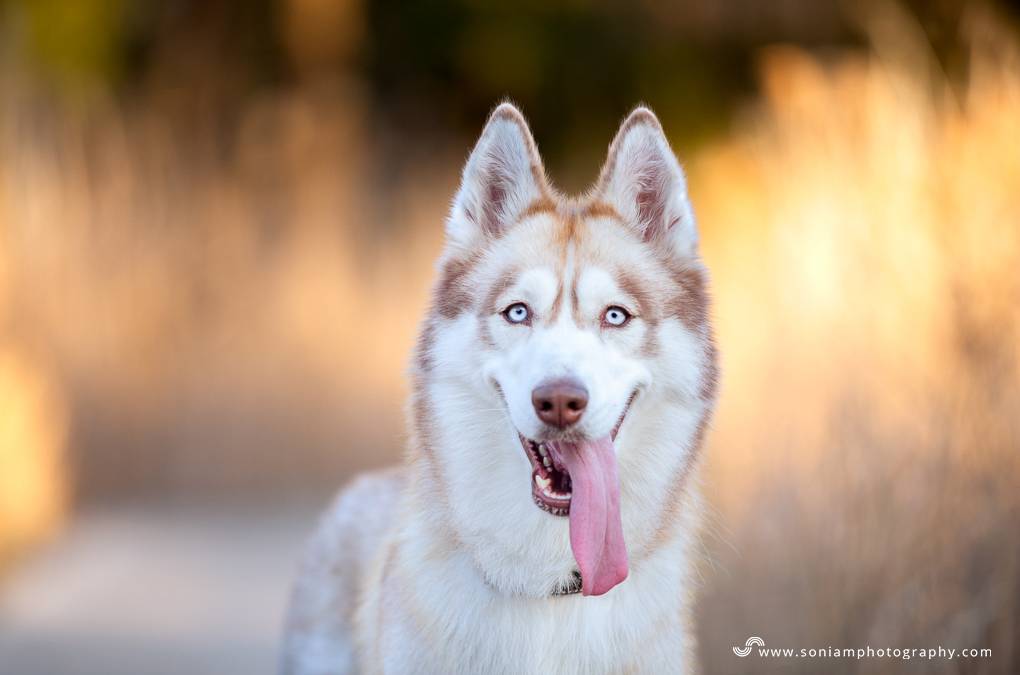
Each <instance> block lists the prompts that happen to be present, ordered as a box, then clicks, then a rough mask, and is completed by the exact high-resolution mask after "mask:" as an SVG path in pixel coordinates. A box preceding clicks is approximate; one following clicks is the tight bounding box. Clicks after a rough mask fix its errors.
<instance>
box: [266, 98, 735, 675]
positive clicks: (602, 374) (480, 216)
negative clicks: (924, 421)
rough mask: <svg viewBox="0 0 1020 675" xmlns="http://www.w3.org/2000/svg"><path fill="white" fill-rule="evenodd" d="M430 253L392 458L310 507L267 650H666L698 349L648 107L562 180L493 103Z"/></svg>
mask: <svg viewBox="0 0 1020 675" xmlns="http://www.w3.org/2000/svg"><path fill="white" fill-rule="evenodd" d="M438 268H439V276H438V281H437V283H436V286H435V290H434V295H433V299H432V305H431V308H430V310H429V312H428V314H427V316H426V319H425V321H424V323H423V325H422V329H421V334H420V339H419V341H418V346H417V350H416V352H415V359H414V364H413V367H412V381H413V394H412V396H411V402H410V417H411V425H412V437H411V441H410V446H409V448H408V451H407V459H406V462H405V465H404V466H403V467H402V468H400V469H394V470H390V471H387V472H385V473H379V474H374V475H366V476H364V477H362V478H360V479H358V480H356V481H355V482H354V483H353V484H352V485H350V486H349V487H348V488H347V489H346V490H345V491H343V492H342V493H341V494H340V496H339V497H338V498H337V500H336V502H335V504H334V505H333V506H332V508H331V509H330V510H329V511H328V512H327V513H326V515H325V516H324V517H323V519H322V521H321V524H320V526H319V529H318V531H317V533H316V534H315V535H314V537H313V539H312V541H311V543H310V545H309V548H308V551H307V553H306V557H305V559H304V561H303V563H302V567H301V571H300V574H299V577H298V579H297V582H296V585H295V589H294V593H293V598H292V602H291V608H290V613H289V617H288V619H287V628H286V637H285V642H284V646H283V656H282V666H283V671H284V672H286V673H300V674H311V673H349V672H360V673H443V674H448V673H472V674H474V673H514V674H516V673H624V672H626V673H680V672H690V671H691V670H693V669H694V653H693V650H694V639H693V636H692V632H691V626H690V623H691V604H692V580H691V578H690V577H691V568H692V562H693V561H692V557H693V550H692V549H694V547H695V546H696V537H697V525H698V521H699V511H700V497H699V493H698V486H697V482H696V477H695V474H696V468H697V465H698V451H699V448H700V446H701V444H702V439H703V435H704V433H705V428H706V425H707V423H708V419H709V416H710V413H711V409H712V406H713V402H714V399H715V391H716V373H717V369H716V355H715V348H714V346H713V340H712V331H711V327H710V324H709V308H708V290H707V283H708V279H707V273H706V270H705V268H704V265H703V264H702V262H701V260H700V258H699V255H698V234H697V229H696V227H695V223H694V215H693V213H692V211H691V206H690V203H689V201H688V197H687V190H686V183H685V179H684V175H683V173H682V171H681V169H680V165H679V164H678V162H677V160H676V157H675V156H674V154H673V152H672V150H671V149H670V147H669V143H668V142H667V140H666V137H665V136H664V135H663V132H662V128H661V126H660V125H659V122H658V120H657V119H656V117H655V115H653V114H652V113H651V112H650V111H649V110H647V109H646V108H638V109H636V110H635V111H634V112H633V113H631V114H630V116H629V117H628V118H627V119H626V121H625V122H624V123H623V125H622V127H621V128H620V130H619V132H618V134H617V136H616V139H615V140H614V141H613V143H612V145H611V146H610V148H609V156H608V159H607V160H606V164H605V167H604V168H603V169H602V173H601V175H600V177H599V179H598V182H597V183H596V185H595V186H594V187H593V188H592V189H591V191H590V192H589V193H588V194H587V195H586V196H584V197H581V198H576V199H569V198H565V197H563V196H561V195H560V194H558V193H557V192H556V191H555V190H554V189H553V188H552V187H551V186H550V184H549V182H548V180H547V179H546V176H545V171H544V169H543V166H542V161H541V159H540V158H539V155H538V151H537V149H536V146H535V142H534V140H533V139H532V136H531V132H530V130H529V129H528V126H527V123H526V122H525V120H524V117H523V116H522V115H521V113H520V112H518V110H517V109H516V108H515V107H514V106H512V105H510V104H507V103H504V104H502V105H500V106H499V107H498V108H496V110H495V111H494V112H493V113H492V115H491V117H490V118H489V121H488V123H487V125H486V126H485V129H484V131H483V132H482V135H481V138H480V139H479V141H478V144H477V145H476V146H475V148H474V150H473V151H472V153H471V156H470V157H469V158H468V161H467V165H466V166H465V167H464V172H463V176H462V183H461V185H460V188H459V191H458V192H457V195H456V198H455V199H454V202H453V206H452V209H451V212H450V215H449V218H448V219H447V222H446V245H445V250H444V252H443V255H442V258H441V259H440V261H439V266H438Z"/></svg>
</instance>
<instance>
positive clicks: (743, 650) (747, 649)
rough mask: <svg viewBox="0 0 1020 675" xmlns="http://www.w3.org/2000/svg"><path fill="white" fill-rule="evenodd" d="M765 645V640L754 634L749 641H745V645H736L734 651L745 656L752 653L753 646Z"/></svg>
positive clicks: (740, 655)
mask: <svg viewBox="0 0 1020 675" xmlns="http://www.w3.org/2000/svg"><path fill="white" fill-rule="evenodd" d="M764 646H765V640H762V639H761V638H760V637H755V636H753V635H752V636H751V637H749V638H747V642H745V643H744V646H743V647H734V648H733V653H734V654H736V655H737V656H739V657H741V658H743V657H745V656H747V655H748V654H750V653H751V647H764Z"/></svg>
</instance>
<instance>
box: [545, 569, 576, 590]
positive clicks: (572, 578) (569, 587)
mask: <svg viewBox="0 0 1020 675" xmlns="http://www.w3.org/2000/svg"><path fill="white" fill-rule="evenodd" d="M580 592H581V573H580V572H578V571H577V570H574V571H573V572H572V573H571V576H570V581H568V582H567V583H565V584H563V585H562V586H560V587H559V588H557V589H556V590H555V591H553V592H552V594H553V595H576V594H578V593H580Z"/></svg>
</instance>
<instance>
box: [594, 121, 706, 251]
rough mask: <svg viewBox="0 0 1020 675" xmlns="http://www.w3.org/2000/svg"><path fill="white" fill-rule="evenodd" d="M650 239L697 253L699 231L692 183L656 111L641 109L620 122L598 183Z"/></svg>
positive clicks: (598, 189)
mask: <svg viewBox="0 0 1020 675" xmlns="http://www.w3.org/2000/svg"><path fill="white" fill-rule="evenodd" d="M596 192H597V193H598V195H599V196H600V197H601V198H602V199H603V200H605V201H607V202H608V203H610V204H611V205H612V206H613V207H614V208H615V209H616V210H617V211H618V212H619V213H620V215H621V216H623V218H624V219H625V220H626V221H627V223H628V224H629V225H630V226H632V227H634V228H636V229H637V230H638V232H639V233H640V234H641V236H642V237H643V238H644V240H645V241H649V242H657V243H658V242H661V243H665V244H667V245H669V246H671V247H672V249H673V250H674V251H675V252H676V253H677V254H679V255H684V256H690V255H694V254H696V252H697V247H698V230H697V226H696V225H695V223H694V212H693V211H692V210H691V204H690V201H689V200H688V198H687V181H686V180H685V179H684V172H683V170H682V169H681V168H680V163H679V162H677V159H676V155H674V154H673V151H672V150H671V149H670V147H669V141H667V140H666V136H665V134H663V132H662V126H661V125H660V124H659V120H658V119H657V118H656V117H655V114H654V113H653V112H652V111H651V110H649V109H648V108H644V107H639V108H637V109H636V110H634V112H632V113H631V114H630V115H628V116H627V119H626V120H625V121H624V122H623V124H622V125H621V126H620V130H619V131H618V132H617V134H616V138H615V139H614V140H613V142H612V144H611V145H610V146H609V157H608V158H607V159H606V165H605V166H604V167H603V168H602V174H601V175H600V176H599V181H598V184H597V187H596Z"/></svg>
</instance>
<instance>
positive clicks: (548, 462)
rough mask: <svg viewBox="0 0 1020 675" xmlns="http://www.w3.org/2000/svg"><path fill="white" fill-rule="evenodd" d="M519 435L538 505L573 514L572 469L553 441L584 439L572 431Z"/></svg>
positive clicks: (618, 424)
mask: <svg viewBox="0 0 1020 675" xmlns="http://www.w3.org/2000/svg"><path fill="white" fill-rule="evenodd" d="M635 395H636V392H635V394H631V396H630V398H629V399H628V400H627V404H626V405H625V406H624V408H623V412H622V413H621V414H620V419H619V420H617V422H616V425H614V426H613V428H612V430H611V431H610V432H609V438H610V440H611V441H613V442H615V441H616V435H617V434H618V433H619V431H620V427H621V426H622V425H623V421H624V419H626V417H627V412H628V411H629V410H630V405H631V403H633V401H634V397H635ZM517 436H518V437H519V438H520V441H521V447H522V448H524V454H525V455H526V456H527V458H528V461H529V462H531V499H532V501H534V502H535V506H537V507H538V508H540V509H542V510H543V511H545V512H546V513H549V514H551V515H554V516H569V515H570V498H571V496H572V487H573V484H572V483H571V480H570V472H569V471H568V470H567V468H566V467H565V466H564V465H563V462H562V460H561V458H560V456H559V455H558V453H557V452H555V450H554V449H553V448H552V447H551V446H550V442H551V441H556V440H581V439H578V438H576V437H572V436H571V434H569V433H566V434H564V433H560V434H548V435H547V436H546V438H544V439H532V438H528V437H527V436H525V435H524V434H522V433H520V432H517Z"/></svg>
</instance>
